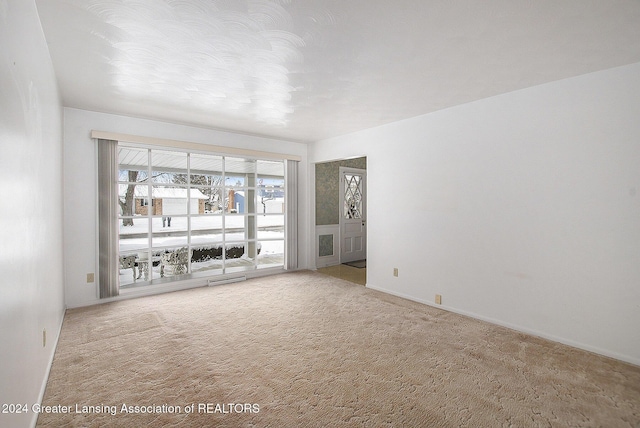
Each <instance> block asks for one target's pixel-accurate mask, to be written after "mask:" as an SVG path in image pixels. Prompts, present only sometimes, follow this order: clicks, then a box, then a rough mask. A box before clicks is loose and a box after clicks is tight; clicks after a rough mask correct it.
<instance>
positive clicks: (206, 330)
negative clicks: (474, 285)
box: [38, 271, 640, 427]
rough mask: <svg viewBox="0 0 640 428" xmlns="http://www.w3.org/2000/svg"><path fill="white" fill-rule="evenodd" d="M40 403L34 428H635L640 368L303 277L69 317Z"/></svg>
mask: <svg viewBox="0 0 640 428" xmlns="http://www.w3.org/2000/svg"><path fill="white" fill-rule="evenodd" d="M43 405H48V406H53V407H51V408H49V409H47V411H48V413H41V414H40V417H39V419H38V426H41V427H45V426H47V427H60V426H71V427H74V426H77V427H141V426H153V427H163V426H171V427H175V426H184V427H191V426H193V427H204V426H221V427H237V426H240V427H242V426H246V427H297V426H303V427H304V426H318V427H324V426H338V427H341V426H344V427H359V426H366V427H381V426H394V427H430V426H432V427H460V426H468V427H494V426H513V427H529V426H535V427H537V426H544V427H546V426H552V427H565V426H580V427H584V426H593V427H600V426H601V427H638V426H640V367H636V366H632V365H629V364H625V363H622V362H619V361H616V360H612V359H609V358H605V357H601V356H598V355H594V354H591V353H588V352H584V351H581V350H577V349H574V348H570V347H567V346H564V345H560V344H557V343H553V342H549V341H547V340H543V339H539V338H535V337H532V336H528V335H525V334H521V333H517V332H514V331H511V330H508V329H505V328H502V327H497V326H494V325H491V324H487V323H484V322H480V321H476V320H473V319H469V318H466V317H462V316H459V315H456V314H453V313H449V312H445V311H442V310H439V309H437V308H432V307H428V306H425V305H421V304H417V303H414V302H409V301H406V300H402V299H399V298H396V297H393V296H389V295H385V294H383V293H379V292H376V291H373V290H370V289H367V288H364V287H361V286H357V285H354V284H352V283H348V282H346V281H343V280H340V279H336V278H332V277H329V276H325V275H322V274H320V273H317V272H306V271H305V272H297V273H290V274H283V275H276V276H272V277H267V278H260V279H254V280H249V281H246V282H241V283H235V284H228V285H220V286H215V287H211V288H199V289H193V290H187V291H182V292H176V293H169V294H164V295H160V296H153V297H146V298H140V299H135V300H128V301H121V302H116V303H110V304H104V305H100V306H94V307H89V308H80V309H74V310H69V311H68V312H67V314H66V316H65V321H64V325H63V329H62V333H61V337H60V340H59V344H58V349H57V351H56V355H55V359H54V362H53V366H52V368H51V374H50V377H49V382H48V384H47V389H46V392H45V397H44V401H43ZM192 405H193V407H191V406H192ZM63 406H69V408H68V409H67V408H66V407H63ZM135 406H138V407H137V408H136V407H135ZM148 406H152V407H148ZM54 410H56V411H58V412H64V413H52V412H53V411H54Z"/></svg>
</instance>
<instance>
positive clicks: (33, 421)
mask: <svg viewBox="0 0 640 428" xmlns="http://www.w3.org/2000/svg"><path fill="white" fill-rule="evenodd" d="M65 313H66V309H65V311H64V312H63V313H62V317H61V319H60V325H59V326H58V331H57V332H56V340H55V342H54V344H53V349H52V350H51V355H50V356H49V362H48V364H47V369H46V371H45V373H44V379H43V380H42V385H41V386H40V393H39V394H38V404H42V400H43V399H44V393H45V391H46V390H47V383H48V382H49V374H50V373H51V367H52V366H53V359H54V357H55V356H56V350H57V349H58V341H59V340H60V333H61V332H62V325H63V324H64V316H65ZM32 414H33V416H32V417H31V418H32V419H31V427H33V428H35V426H36V424H37V423H38V413H35V412H32Z"/></svg>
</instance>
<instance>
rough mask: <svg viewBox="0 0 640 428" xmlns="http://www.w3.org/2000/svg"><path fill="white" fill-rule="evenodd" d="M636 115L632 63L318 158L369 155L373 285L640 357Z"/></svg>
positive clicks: (455, 111) (356, 141)
mask: <svg viewBox="0 0 640 428" xmlns="http://www.w3.org/2000/svg"><path fill="white" fill-rule="evenodd" d="M639 118H640V63H637V64H632V65H629V66H625V67H620V68H615V69H610V70H606V71H602V72H597V73H592V74H588V75H584V76H580V77H576V78H572V79H568V80H563V81H559V82H555V83H551V84H546V85H542V86H538V87H534V88H529V89H526V90H521V91H517V92H513V93H509V94H505V95H501V96H497V97H493V98H489V99H485V100H481V101H477V102H474V103H470V104H466V105H463V106H459V107H455V108H451V109H447V110H444V111H440V112H436V113H433V114H429V115H425V116H421V117H417V118H413V119H409V120H404V121H401V122H396V123H392V124H389V125H385V126H382V127H378V128H374V129H370V130H366V131H363V132H358V133H354V134H350V135H346V136H343V137H339V138H334V139H330V140H325V141H321V142H318V143H316V144H314V145H313V146H312V147H311V148H310V150H309V158H310V162H319V161H323V160H328V159H336V158H340V157H348V156H352V155H353V154H355V153H357V154H359V155H360V154H364V155H366V156H367V178H368V203H369V205H368V222H367V224H368V238H369V242H368V263H367V268H368V269H367V285H368V286H369V287H372V288H376V289H379V290H383V291H386V292H389V293H392V294H397V295H400V296H405V297H407V298H410V299H413V300H417V301H421V302H425V303H429V304H432V303H433V302H434V297H435V294H441V295H442V307H443V308H446V309H450V310H453V311H456V312H460V313H463V314H469V315H472V316H474V317H477V318H481V319H485V320H489V321H493V322H495V323H498V324H503V325H507V326H511V327H513V328H516V329H519V330H521V331H525V332H531V333H534V334H538V335H541V336H544V337H547V338H551V339H554V340H557V341H560V342H564V343H567V344H571V345H574V346H577V347H581V348H584V349H587V350H592V351H595V352H598V353H601V354H605V355H609V356H613V357H615V358H618V359H622V360H626V361H628V362H632V363H635V364H638V365H640V333H639V330H638V326H640V119H639ZM312 212H313V211H312ZM394 267H397V268H399V277H397V278H394V277H393V275H392V273H393V268H394Z"/></svg>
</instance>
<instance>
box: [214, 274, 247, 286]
mask: <svg viewBox="0 0 640 428" xmlns="http://www.w3.org/2000/svg"><path fill="white" fill-rule="evenodd" d="M246 280H247V277H246V276H237V277H234V278H220V279H208V280H207V285H208V286H209V287H213V286H214V285H222V284H230V283H232V282H240V281H246Z"/></svg>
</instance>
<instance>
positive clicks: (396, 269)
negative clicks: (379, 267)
mask: <svg viewBox="0 0 640 428" xmlns="http://www.w3.org/2000/svg"><path fill="white" fill-rule="evenodd" d="M393 276H398V268H393Z"/></svg>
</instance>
